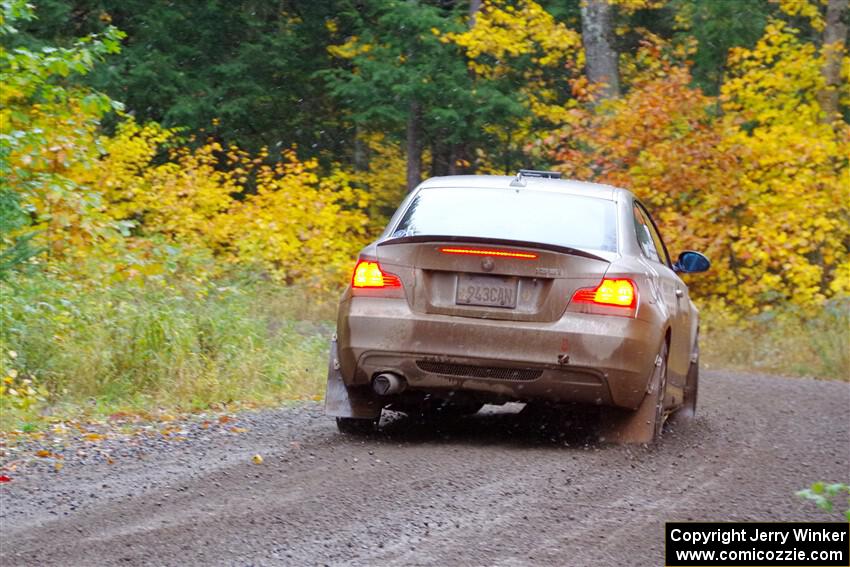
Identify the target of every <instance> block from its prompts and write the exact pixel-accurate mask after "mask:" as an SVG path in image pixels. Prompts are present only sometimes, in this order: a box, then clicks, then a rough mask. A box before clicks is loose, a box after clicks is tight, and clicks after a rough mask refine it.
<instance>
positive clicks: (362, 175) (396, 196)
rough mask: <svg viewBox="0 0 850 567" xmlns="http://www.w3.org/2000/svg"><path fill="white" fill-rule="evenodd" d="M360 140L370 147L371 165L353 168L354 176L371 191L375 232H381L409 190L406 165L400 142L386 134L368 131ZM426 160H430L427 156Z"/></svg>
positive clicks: (355, 179) (372, 218) (352, 176)
mask: <svg viewBox="0 0 850 567" xmlns="http://www.w3.org/2000/svg"><path fill="white" fill-rule="evenodd" d="M361 142H362V143H363V144H364V145H365V146H366V148H367V150H368V154H369V160H368V161H369V168H368V169H367V170H366V171H355V172H353V173H352V174H351V180H352V181H353V182H354V184H355V185H356V186H358V187H362V188H363V189H364V190H365V191H366V192H367V193H368V194H369V198H370V201H369V207H368V214H369V219H370V223H371V228H372V230H373V231H374V232H380V230H381V229H383V225H384V222H385V221H386V219H387V218H388V217H389V216H390V215H392V213H393V211H394V210H395V208H396V207H397V206H398V204H399V203H400V202H401V200H402V199H403V198H404V195H405V193H407V181H406V179H405V171H406V169H405V168H406V166H407V165H406V162H405V156H404V153H403V152H402V151H401V148H400V147H399V144H398V143H396V142H392V141H389V140H387V139H386V137H385V136H384V135H383V134H379V133H370V134H365V135H363V136H362V140H361ZM423 161H426V162H427V161H428V156H425V159H424V160H423Z"/></svg>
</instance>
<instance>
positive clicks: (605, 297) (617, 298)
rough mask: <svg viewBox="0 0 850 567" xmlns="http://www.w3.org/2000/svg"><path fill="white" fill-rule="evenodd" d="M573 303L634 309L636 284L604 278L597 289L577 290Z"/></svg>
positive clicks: (629, 281) (624, 280)
mask: <svg viewBox="0 0 850 567" xmlns="http://www.w3.org/2000/svg"><path fill="white" fill-rule="evenodd" d="M572 301H573V302H578V303H595V304H597V305H613V306H616V307H634V306H635V304H636V302H637V290H636V288H635V283H634V282H633V281H632V280H627V279H611V278H604V279H603V280H602V283H600V284H599V285H598V286H596V287H595V288H584V289H579V290H576V292H575V293H574V294H573V300H572Z"/></svg>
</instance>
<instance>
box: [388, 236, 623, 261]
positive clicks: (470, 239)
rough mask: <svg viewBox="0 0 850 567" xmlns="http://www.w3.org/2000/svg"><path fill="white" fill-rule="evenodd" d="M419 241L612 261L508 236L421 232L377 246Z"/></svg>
mask: <svg viewBox="0 0 850 567" xmlns="http://www.w3.org/2000/svg"><path fill="white" fill-rule="evenodd" d="M417 242H466V243H468V244H496V245H499V246H519V247H522V248H537V249H538V250H549V251H551V252H560V253H561V254H569V255H571V256H581V257H583V258H590V259H591V260H602V261H603V262H608V263H611V260H610V259H609V258H605V257H604V256H599V255H597V254H592V253H591V252H586V251H584V250H581V249H580V248H571V247H569V246H559V245H557V244H544V243H542V242H527V241H524V240H511V239H508V238H479V237H476V236H447V235H427V234H420V235H416V236H399V237H395V238H392V237H390V238H386V239H384V240H382V241H380V242H378V243H377V246H387V245H391V244H413V243H417Z"/></svg>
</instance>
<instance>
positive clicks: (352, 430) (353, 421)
mask: <svg viewBox="0 0 850 567" xmlns="http://www.w3.org/2000/svg"><path fill="white" fill-rule="evenodd" d="M377 426H378V420H377V419H362V418H357V417H338V418H336V427H337V429H339V431H340V433H344V434H346V435H353V436H358V437H362V436H365V435H370V434H372V433H374V432H375V430H376V429H377Z"/></svg>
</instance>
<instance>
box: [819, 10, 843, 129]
mask: <svg viewBox="0 0 850 567" xmlns="http://www.w3.org/2000/svg"><path fill="white" fill-rule="evenodd" d="M848 4H850V3H848V1H847V0H829V4H828V5H827V8H826V27H825V28H824V30H823V50H824V56H825V57H824V59H825V62H824V65H823V68H822V69H821V73H823V78H824V81H825V82H826V86H825V88H824V89H823V90H821V91H820V92H819V93H818V102H819V103H820V106H821V109H822V110H823V113H824V118H823V119H824V121H825V122H827V123H832V122H833V121H835V120H836V119H837V117H838V110H839V109H838V87H839V84H840V82H841V58H842V57H843V56H844V51H845V42H846V41H847V24H845V23H844V22H843V21H842V20H843V16H844V14H845V13H846V12H847V6H848Z"/></svg>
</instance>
